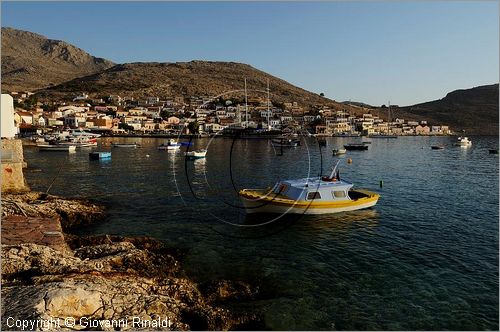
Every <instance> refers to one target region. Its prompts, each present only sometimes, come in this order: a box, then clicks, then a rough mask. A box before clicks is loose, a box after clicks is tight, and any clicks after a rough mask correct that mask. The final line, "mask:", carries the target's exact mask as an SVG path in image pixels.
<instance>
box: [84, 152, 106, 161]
mask: <svg viewBox="0 0 500 332" xmlns="http://www.w3.org/2000/svg"><path fill="white" fill-rule="evenodd" d="M89 159H90V160H100V159H111V152H109V151H95V152H90V153H89Z"/></svg>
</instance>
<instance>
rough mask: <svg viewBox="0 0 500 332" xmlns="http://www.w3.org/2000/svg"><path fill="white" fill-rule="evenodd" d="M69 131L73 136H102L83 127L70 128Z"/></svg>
mask: <svg viewBox="0 0 500 332" xmlns="http://www.w3.org/2000/svg"><path fill="white" fill-rule="evenodd" d="M69 133H70V135H71V136H74V137H80V136H85V137H90V138H98V137H101V135H100V134H95V133H90V132H88V131H85V130H83V129H82V128H78V129H70V131H69Z"/></svg>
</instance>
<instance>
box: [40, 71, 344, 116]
mask: <svg viewBox="0 0 500 332" xmlns="http://www.w3.org/2000/svg"><path fill="white" fill-rule="evenodd" d="M245 78H246V79H247V87H248V92H249V96H255V97H258V96H260V97H265V94H264V93H263V92H264V91H265V90H266V85H267V79H269V82H270V90H271V99H272V100H273V101H278V102H285V101H290V102H291V101H296V102H299V104H301V105H303V106H306V105H313V104H332V105H333V104H334V105H339V104H338V103H335V102H333V101H332V100H329V99H327V98H324V97H321V96H319V95H318V94H316V93H312V92H309V91H306V90H304V89H301V88H299V87H296V86H294V85H292V84H290V83H288V82H286V81H284V80H282V79H279V78H277V77H274V76H272V75H269V74H267V73H265V72H263V71H260V70H258V69H255V68H253V67H252V66H249V65H246V64H242V63H235V62H209V61H191V62H177V63H156V62H148V63H142V62H140V63H126V64H120V65H116V66H114V67H112V68H109V69H107V70H105V71H103V72H100V73H97V74H94V75H89V76H86V77H81V78H76V79H74V80H71V81H69V82H65V83H62V84H60V85H58V86H55V87H52V88H50V89H47V90H46V92H47V93H49V94H50V93H66V94H67V93H71V92H74V93H77V92H80V91H85V92H88V93H90V94H102V95H106V94H119V95H126V96H135V97H144V96H216V95H219V94H221V93H225V92H228V91H232V90H240V89H243V88H244V79H245ZM254 90H260V91H261V92H255V91H254ZM238 95H239V96H242V93H241V92H239V93H238Z"/></svg>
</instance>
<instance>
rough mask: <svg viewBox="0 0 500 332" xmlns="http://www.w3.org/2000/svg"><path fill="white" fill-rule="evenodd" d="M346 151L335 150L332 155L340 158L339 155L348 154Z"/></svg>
mask: <svg viewBox="0 0 500 332" xmlns="http://www.w3.org/2000/svg"><path fill="white" fill-rule="evenodd" d="M346 151H347V150H346V149H333V150H332V153H333V155H334V156H338V155H341V154H345V153H346Z"/></svg>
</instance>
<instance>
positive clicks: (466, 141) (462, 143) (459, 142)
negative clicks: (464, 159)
mask: <svg viewBox="0 0 500 332" xmlns="http://www.w3.org/2000/svg"><path fill="white" fill-rule="evenodd" d="M455 145H456V146H463V147H467V146H471V145H472V141H470V140H469V138H467V137H462V136H460V137H459V138H458V140H457V142H456V143H455Z"/></svg>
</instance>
